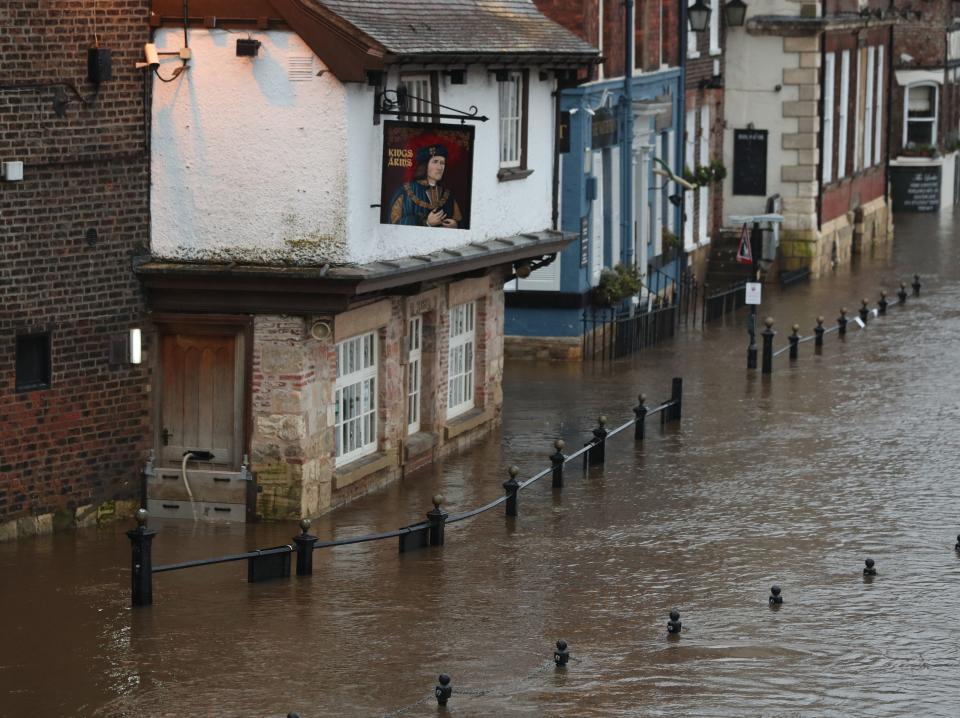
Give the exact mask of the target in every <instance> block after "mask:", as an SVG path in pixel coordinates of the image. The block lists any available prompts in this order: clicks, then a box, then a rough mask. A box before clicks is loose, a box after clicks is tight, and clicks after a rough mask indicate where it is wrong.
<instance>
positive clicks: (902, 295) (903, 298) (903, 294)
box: [897, 282, 907, 304]
mask: <svg viewBox="0 0 960 718" xmlns="http://www.w3.org/2000/svg"><path fill="white" fill-rule="evenodd" d="M897 299H899V300H900V304H906V302H907V285H906V284H904V283H903V282H900V291H898V292H897Z"/></svg>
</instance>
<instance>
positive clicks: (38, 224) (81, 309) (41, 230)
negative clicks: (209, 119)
mask: <svg viewBox="0 0 960 718" xmlns="http://www.w3.org/2000/svg"><path fill="white" fill-rule="evenodd" d="M147 13H148V9H147V5H146V4H145V3H144V2H139V1H137V0H130V1H125V2H109V3H105V2H101V3H100V4H99V6H97V5H96V4H94V3H69V4H65V3H53V4H50V3H22V2H15V3H6V4H5V6H4V8H3V9H2V10H0V17H2V18H3V22H2V26H3V28H4V32H3V36H2V38H0V49H2V51H3V58H4V59H3V83H2V84H0V127H3V132H0V158H2V159H3V161H4V168H3V179H2V180H0V215H2V217H3V222H2V229H0V237H2V239H0V539H3V538H12V537H16V536H17V535H21V536H23V535H30V534H33V533H36V532H41V531H49V530H51V529H52V528H53V527H54V525H55V524H56V525H57V526H58V527H59V526H68V525H73V524H75V523H77V522H80V523H88V522H92V521H95V520H97V518H98V517H101V518H102V517H104V516H105V514H106V513H109V512H112V511H113V510H114V508H115V507H114V505H113V503H112V501H113V500H114V499H116V498H118V497H120V498H124V497H135V496H136V492H137V488H138V486H139V481H138V474H139V469H140V468H141V466H142V463H143V461H144V460H145V458H146V448H147V446H146V441H147V405H148V404H147V393H148V369H147V365H146V364H142V365H136V364H131V363H130V351H129V349H130V347H129V345H128V337H129V331H130V330H131V329H132V328H136V327H140V326H141V324H142V322H143V314H144V306H143V302H142V298H141V294H140V291H139V287H138V283H137V281H136V278H135V276H134V274H133V272H132V269H131V258H132V256H133V255H134V254H135V253H136V252H137V251H138V250H142V248H143V247H144V246H145V245H146V242H147V240H148V236H149V224H148V218H149V214H148V210H149V206H148V190H149V176H148V171H149V152H148V150H147V135H146V132H145V125H144V112H143V93H144V85H143V78H142V74H141V73H140V72H139V71H137V70H135V69H134V63H135V62H136V61H137V60H139V59H141V58H142V53H143V50H142V47H143V45H142V43H143V39H144V37H145V35H146V31H147ZM97 43H99V47H100V48H101V49H102V50H109V51H110V52H111V53H112V62H111V63H110V65H109V67H108V66H106V65H101V66H100V67H99V70H98V73H99V74H96V75H94V77H95V79H99V82H93V81H91V79H90V75H89V74H88V48H90V47H91V46H93V45H95V44H97ZM103 56H105V53H101V57H103ZM20 163H22V165H21V164H20ZM21 171H22V179H21Z"/></svg>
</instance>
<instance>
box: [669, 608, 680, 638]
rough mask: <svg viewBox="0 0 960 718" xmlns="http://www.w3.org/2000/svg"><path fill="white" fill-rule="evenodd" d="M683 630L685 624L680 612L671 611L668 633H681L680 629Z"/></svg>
mask: <svg viewBox="0 0 960 718" xmlns="http://www.w3.org/2000/svg"><path fill="white" fill-rule="evenodd" d="M682 628H683V624H682V623H681V622H680V612H679V611H677V609H673V610H672V611H670V620H669V621H667V633H670V634H676V633H680V629H682Z"/></svg>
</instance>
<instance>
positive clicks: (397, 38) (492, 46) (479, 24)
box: [304, 0, 598, 57]
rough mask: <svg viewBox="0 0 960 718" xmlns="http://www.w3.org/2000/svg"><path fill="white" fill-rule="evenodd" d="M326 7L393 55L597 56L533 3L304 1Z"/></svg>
mask: <svg viewBox="0 0 960 718" xmlns="http://www.w3.org/2000/svg"><path fill="white" fill-rule="evenodd" d="M304 3H305V4H307V5H311V4H313V5H317V6H322V7H325V8H326V9H327V10H329V11H330V12H333V13H335V14H336V15H339V16H340V17H341V18H343V19H344V20H346V21H347V22H348V23H350V24H351V25H353V26H354V27H356V28H357V29H358V30H360V31H362V32H363V33H365V34H367V35H369V36H370V37H372V38H373V39H374V40H376V41H377V42H379V43H380V44H381V45H383V46H384V48H386V50H387V51H388V52H390V53H392V54H395V55H401V56H402V55H418V56H420V55H463V54H477V55H485V56H489V55H491V54H504V55H517V54H528V55H530V54H532V55H575V56H580V57H582V56H596V55H597V54H598V53H597V50H596V49H594V48H593V47H592V46H591V45H590V44H588V43H586V42H584V41H583V40H581V39H580V38H579V37H577V36H576V35H574V34H573V33H572V32H570V31H569V30H567V29H566V28H564V27H561V26H560V25H558V24H557V23H555V22H554V21H553V20H550V19H549V18H547V17H546V16H544V15H543V14H542V13H541V12H540V11H539V10H538V9H537V8H536V6H534V4H533V0H304Z"/></svg>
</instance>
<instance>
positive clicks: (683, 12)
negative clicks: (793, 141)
mask: <svg viewBox="0 0 960 718" xmlns="http://www.w3.org/2000/svg"><path fill="white" fill-rule="evenodd" d="M717 5H718V6H719V3H717ZM713 12H719V7H718V8H717V9H716V10H714V11H713ZM688 32H690V25H689V23H688V22H687V0H680V33H679V35H680V47H679V48H678V50H679V52H680V62H679V64H680V90H679V92H678V93H677V94H678V97H677V105H678V106H679V108H680V112H679V113H678V117H677V118H676V119H675V120H674V122H679V123H680V125H679V126H680V128H683V129H678V130H677V146H676V147H674V150H673V151H674V153H677V154H679V156H680V166H679V167H677V168H676V170H675V172H676V173H677V174H678V175H682V174H683V168H684V167H685V166H686V161H687V158H686V143H685V142H684V141H683V132H684V131H685V129H686V126H687V122H686V118H687V33H688ZM678 151H679V152H678ZM683 191H684V192H691V191H692V190H688V189H684V190H683ZM684 207H686V202H684V203H683V205H682V206H680V207H675V208H674V210H673V211H674V212H677V213H679V215H680V221H679V222H678V223H677V229H678V232H677V236H678V237H679V239H680V251H679V253H678V257H679V259H678V266H677V284H678V285H679V283H680V270H681V269H682V268H683V267H685V266H686V265H687V248H686V242H685V241H684V237H686V227H685V225H686V222H687V220H686V215H685V214H684V211H683V209H684ZM677 289H679V286H678V287H677ZM679 311H680V312H682V311H683V307H681V308H680V309H679Z"/></svg>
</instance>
